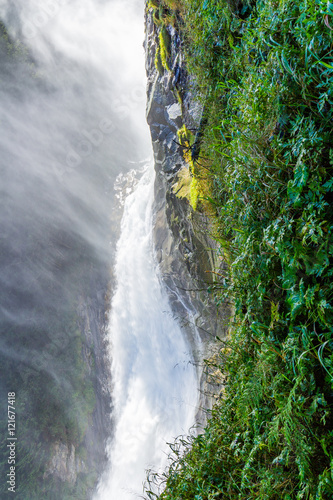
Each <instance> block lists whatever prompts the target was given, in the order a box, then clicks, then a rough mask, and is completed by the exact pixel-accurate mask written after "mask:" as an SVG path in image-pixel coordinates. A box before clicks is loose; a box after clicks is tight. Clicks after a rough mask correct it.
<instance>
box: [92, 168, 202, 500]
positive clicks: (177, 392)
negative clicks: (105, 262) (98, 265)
mask: <svg viewBox="0 0 333 500" xmlns="http://www.w3.org/2000/svg"><path fill="white" fill-rule="evenodd" d="M153 177H154V176H153V172H152V168H151V166H150V167H149V168H148V169H147V171H146V172H145V174H144V175H143V177H142V178H141V180H140V182H139V183H138V185H137V187H136V189H135V191H134V192H133V193H132V194H131V195H129V196H128V197H127V199H126V202H125V207H124V215H123V220H122V227H121V237H120V240H119V242H118V249H117V258H116V275H117V279H118V287H117V290H116V293H115V295H114V297H113V300H112V308H111V319H110V329H109V335H110V342H111V349H110V357H111V359H112V377H113V400H114V407H115V415H114V417H115V423H116V427H115V433H114V439H113V440H112V442H111V443H110V445H109V450H108V452H109V456H110V461H111V467H110V470H109V472H108V474H107V475H106V477H104V479H103V481H102V483H101V485H100V488H99V492H98V494H97V496H96V500H107V499H108V500H109V499H112V500H113V499H117V500H127V499H133V498H138V496H139V495H140V494H142V483H143V481H144V479H145V469H147V468H148V467H150V466H152V467H153V468H154V469H155V470H157V469H158V468H160V467H164V466H165V465H166V459H167V453H168V449H169V448H168V445H167V442H170V441H172V440H173V439H174V438H175V437H176V436H178V435H179V434H181V433H187V432H188V430H189V428H190V426H191V425H193V423H194V417H195V412H196V403H197V397H198V387H197V377H196V370H195V367H194V366H193V364H192V363H191V361H192V356H191V353H190V348H189V346H188V345H187V343H186V341H185V339H184V337H183V334H182V331H181V329H180V327H179V325H178V323H177V321H176V320H175V319H174V318H173V315H172V313H171V309H170V306H169V303H168V298H167V296H166V293H165V291H164V290H163V288H162V286H161V281H160V279H159V273H158V269H157V267H156V263H155V261H154V258H153V248H152V211H151V207H152V199H153Z"/></svg>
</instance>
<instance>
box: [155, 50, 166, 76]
mask: <svg viewBox="0 0 333 500" xmlns="http://www.w3.org/2000/svg"><path fill="white" fill-rule="evenodd" d="M154 63H155V68H156V69H157V71H158V72H159V74H160V75H163V73H164V67H163V64H162V59H161V51H160V47H156V52H155V60H154Z"/></svg>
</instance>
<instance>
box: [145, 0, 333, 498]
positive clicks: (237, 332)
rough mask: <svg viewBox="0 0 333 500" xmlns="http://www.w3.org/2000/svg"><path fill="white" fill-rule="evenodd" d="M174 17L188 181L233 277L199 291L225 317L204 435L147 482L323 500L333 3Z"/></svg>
mask: <svg viewBox="0 0 333 500" xmlns="http://www.w3.org/2000/svg"><path fill="white" fill-rule="evenodd" d="M165 4H166V3H165ZM168 4H169V5H170V2H168ZM173 4H174V5H173V8H177V19H178V27H179V29H181V30H182V31H183V38H184V40H185V46H186V52H187V59H188V67H189V70H190V71H191V72H192V73H193V74H194V75H195V76H196V80H197V84H198V87H199V88H200V93H201V96H203V97H202V99H203V100H204V102H205V105H206V110H207V116H208V122H207V125H206V127H205V132H204V135H203V139H202V144H201V152H200V155H201V158H199V160H198V161H197V162H196V177H197V179H199V182H200V179H201V180H202V181H204V182H205V184H206V187H207V186H209V195H208V196H206V199H208V200H209V202H210V205H211V207H212V210H213V211H214V218H215V226H216V238H217V239H218V241H219V242H220V244H221V252H222V253H223V254H224V256H225V258H226V259H227V260H228V262H229V272H228V274H227V275H225V276H219V278H220V279H219V281H217V282H215V284H214V285H213V286H212V288H211V291H212V292H213V293H214V294H215V296H216V300H217V302H218V303H219V304H223V302H226V301H228V302H232V303H233V306H234V315H233V319H232V323H231V325H230V336H229V338H228V339H227V341H226V342H222V341H221V351H220V360H219V362H218V363H217V364H216V367H217V368H218V369H219V370H221V371H222V372H223V373H224V374H227V379H226V382H225V387H224V390H223V392H222V394H221V397H220V400H219V402H218V403H217V404H216V406H215V408H214V409H213V411H212V414H211V418H210V420H209V423H208V425H207V427H206V429H205V430H204V432H203V434H201V435H200V436H199V437H197V438H186V439H181V440H180V441H179V442H177V443H175V444H174V445H172V450H173V453H172V456H171V457H170V467H169V470H168V471H166V473H165V475H163V476H162V477H160V476H159V477H157V476H154V475H151V476H150V478H149V481H152V482H154V481H156V482H157V483H159V482H160V481H161V480H162V485H161V487H162V492H161V493H160V495H159V498H161V499H163V500H168V499H182V500H186V499H195V500H206V499H207V500H208V499H217V498H219V499H222V498H223V499H227V498H228V499H229V498H230V499H236V498H237V499H244V500H245V499H254V498H256V499H257V498H259V499H276V500H277V499H286V500H287V499H289V500H291V499H330V498H333V473H332V465H333V448H332V445H333V425H332V424H333V419H332V405H333V387H332V382H333V379H332V376H333V353H332V348H333V338H332V333H333V321H332V320H333V307H332V300H333V283H332V275H333V268H332V258H333V246H332V232H333V205H332V202H333V194H332V190H333V177H332V172H333V148H332V105H333V96H332V92H333V54H332V48H333V46H332V41H333V34H332V33H333V32H332V28H333V4H331V3H330V2H326V0H325V1H321V0H311V1H307V0H305V1H300V0H296V1H291V0H274V1H273V0H266V1H257V2H256V1H244V2H241V1H237V0H235V1H232V0H179V1H178V2H173ZM331 26H332V28H331ZM146 494H147V496H148V497H149V498H156V494H155V493H153V492H150V490H149V483H148V487H147V491H146Z"/></svg>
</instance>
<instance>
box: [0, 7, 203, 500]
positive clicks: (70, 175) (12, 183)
mask: <svg viewBox="0 0 333 500" xmlns="http://www.w3.org/2000/svg"><path fill="white" fill-rule="evenodd" d="M143 8H144V0H15V1H13V0H0V21H1V22H0V57H1V68H0V97H1V98H0V115H1V120H0V129H1V134H0V171H1V180H2V184H1V193H2V194H1V199H2V202H3V205H2V209H1V211H0V235H1V238H0V255H1V259H0V285H1V286H0V298H1V319H0V333H1V336H0V337H1V340H0V355H1V356H2V358H1V359H0V361H1V363H0V368H1V370H0V372H1V373H0V389H1V391H2V393H4V392H5V391H7V389H9V390H11V391H13V390H15V391H16V389H18V390H20V391H21V394H22V396H21V399H20V411H21V414H20V415H19V418H20V421H21V422H22V425H21V426H20V433H21V434H20V445H21V449H20V450H21V456H22V457H23V451H24V453H25V455H24V459H22V461H23V462H24V463H25V464H28V465H27V467H26V469H27V470H26V473H27V474H30V473H31V471H32V472H33V473H34V470H37V467H40V466H41V467H42V468H41V471H42V472H41V475H40V480H41V481H40V482H41V483H42V482H43V481H44V482H45V484H46V486H45V488H46V489H47V488H54V490H53V489H52V490H48V494H50V497H51V496H52V495H53V496H54V498H57V495H59V492H58V490H57V487H58V485H59V484H61V485H62V486H63V469H66V467H67V465H68V463H67V462H69V460H68V461H67V462H66V457H65V459H64V460H63V462H64V463H61V464H60V466H59V467H58V469H57V470H52V471H51V470H48V472H49V477H48V479H46V476H47V475H46V474H44V472H43V470H44V469H43V467H44V466H45V465H46V464H45V463H43V464H41V463H40V460H42V459H41V454H40V453H39V452H38V450H39V448H40V446H41V445H42V444H45V443H44V442H43V439H44V440H45V436H47V437H48V438H50V437H51V438H52V436H53V440H54V442H56V443H58V442H61V443H62V444H63V445H65V444H66V443H67V438H68V437H69V439H72V440H73V442H75V444H76V445H77V442H76V441H78V440H79V438H78V437H76V438H75V437H74V436H68V434H67V433H68V428H70V429H73V428H74V429H76V433H75V436H80V435H81V431H82V432H84V430H85V429H86V428H87V426H88V420H89V425H90V423H91V414H90V412H91V411H92V410H91V408H90V404H91V403H90V401H89V404H88V401H87V400H88V399H89V394H88V395H86V392H85V390H84V388H85V384H84V382H85V380H84V376H83V375H81V372H80V370H78V366H77V365H78V363H79V361H80V360H78V352H77V347H76V345H77V343H76V341H77V340H79V335H78V325H79V324H80V332H79V333H80V341H82V342H83V344H84V346H85V348H87V347H88V346H86V340H87V339H86V338H84V334H86V336H87V338H88V337H89V342H90V341H91V342H92V340H91V339H92V338H93V333H92V331H91V330H90V327H91V326H92V325H91V324H89V325H88V324H87V325H86V326H87V328H86V330H87V331H85V332H83V331H82V330H83V327H82V325H81V320H82V318H83V316H82V313H81V309H85V305H87V307H86V309H87V311H88V310H89V311H90V310H91V314H92V316H93V317H95V316H96V318H99V315H98V313H99V307H100V306H101V308H102V307H104V291H105V290H106V283H105V282H107V279H108V269H109V268H110V262H111V263H112V259H113V255H114V249H115V240H116V237H115V235H116V234H118V212H117V211H116V210H114V211H113V212H112V208H115V206H116V205H117V203H116V200H115V196H114V192H113V185H114V181H115V179H116V178H117V176H118V174H119V173H120V172H123V173H124V174H126V172H128V170H129V169H130V168H132V164H131V163H130V162H137V161H138V160H139V159H140V158H145V157H146V156H149V154H150V138H149V131H148V126H147V125H146V123H145V116H144V112H145V84H144V80H145V75H144V53H143V48H142V42H143ZM8 41H11V43H12V45H11V43H8ZM152 170H153V169H152V167H150V168H149V169H148V170H147V173H146V174H145V175H144V176H143V177H142V180H141V181H140V182H139V183H138V186H137V189H136V190H135V192H134V193H133V194H131V195H130V196H129V197H128V199H127V201H126V205H125V214H124V218H123V226H122V236H121V239H120V242H119V244H118V257H117V279H118V289H117V291H116V294H115V295H114V299H113V303H112V317H111V322H110V341H111V346H112V350H111V353H110V360H111V359H112V372H113V387H112V392H113V402H114V406H115V411H114V415H113V416H114V421H115V423H116V427H115V429H114V439H113V441H112V442H111V443H110V444H109V456H110V463H111V469H110V471H109V474H108V475H107V476H106V477H105V478H103V481H102V482H101V484H100V487H99V493H98V496H99V498H100V499H103V500H104V499H110V498H111V499H112V500H124V499H126V498H131V494H130V493H128V491H126V488H127V490H130V491H135V495H139V494H140V493H141V491H142V486H141V483H142V481H143V480H144V478H145V472H144V471H145V468H146V467H148V466H149V465H152V466H155V467H159V466H161V465H163V463H165V461H166V460H165V455H164V453H163V452H164V451H165V450H167V446H166V444H165V443H166V441H170V440H172V439H173V438H174V437H175V436H176V435H178V434H179V433H181V432H187V431H188V428H189V427H190V425H191V424H193V422H194V413H195V408H194V406H195V404H196V398H197V392H196V391H197V382H196V373H195V370H194V367H193V365H191V363H190V361H191V355H190V353H189V350H190V349H189V347H188V346H187V345H186V343H185V341H184V339H183V336H182V332H181V330H180V328H179V327H178V326H177V323H176V322H175V321H174V319H173V317H172V314H171V311H170V308H169V305H168V301H167V297H166V294H165V293H164V292H163V291H162V289H161V284H160V280H159V277H158V271H157V270H156V266H155V263H154V259H153V254H152V245H151V203H152V196H153V189H152V185H153V173H152ZM110 240H112V241H110ZM87 297H88V298H89V303H88V302H86V303H85V304H83V302H84V300H85V298H87ZM81 303H82V307H81ZM78 304H79V305H80V307H79V305H78ZM101 304H102V305H101ZM100 316H101V317H103V312H101V315H100ZM87 323H89V322H88V320H87ZM74 325H75V327H74ZM99 326H100V325H99V323H98V321H97V320H96V322H95V323H94V327H95V330H94V335H95V336H96V331H97V329H98V328H99ZM101 328H102V327H101ZM94 340H96V339H95V337H94ZM97 345H99V344H98V343H96V346H97ZM90 348H91V352H89V356H87V357H89V360H91V359H92V358H93V356H90V354H92V352H93V351H94V349H95V344H93V342H92V343H91V344H89V349H90ZM89 349H82V352H83V350H84V352H85V353H86V352H88V351H89ZM79 351H80V349H79ZM80 352H81V351H80ZM94 354H95V355H96V357H97V358H98V355H99V354H100V353H98V352H97V353H96V352H95V351H94ZM4 361H6V363H7V364H6V365H5V364H4ZM82 361H83V362H82V365H83V364H85V365H87V361H86V360H82ZM91 364H92V362H91ZM88 368H89V367H87V366H84V370H86V372H85V373H88V372H89V370H90V368H89V369H88ZM99 369H101V368H100V367H99ZM84 370H83V372H84ZM92 371H93V370H92ZM77 372H79V373H77ZM13 373H15V374H16V375H15V376H16V379H15V380H16V381H17V383H18V386H17V388H16V387H13V385H10V387H7V383H8V380H10V383H11V384H12V381H11V377H12V374H13ZM91 376H92V380H95V379H94V373H91ZM90 382H91V381H90ZM22 384H23V385H22ZM41 394H42V395H43V399H41V397H42V396H41ZM97 396H98V394H97ZM24 398H25V399H24ZM4 402H5V399H4V398H2V403H1V404H4ZM25 407H26V409H25ZM1 408H2V409H3V407H1ZM2 409H1V414H2V416H4V415H5V411H2ZM28 411H29V412H30V413H27V412H28ZM53 411H55V413H54V414H53V413H52V412H53ZM59 415H60V417H59ZM1 418H3V417H1ZM1 418H0V420H1ZM23 423H24V425H23ZM40 424H42V425H43V426H44V427H42V426H41V425H40ZM52 424H54V425H53V427H52ZM69 424H70V425H69ZM81 424H82V425H81ZM101 427H102V423H101V420H100V419H99V420H98V422H97V425H96V426H95V427H94V432H95V434H96V441H97V444H96V447H98V446H99V442H100V441H101V439H102V438H100V440H98V439H97V437H100V436H101V435H103V429H102V428H101ZM79 430H80V432H79ZM89 430H90V429H89ZM51 431H52V432H51ZM90 434H93V433H92V432H91V433H90ZM89 439H90V441H93V440H94V438H93V436H90V438H89ZM84 443H85V442H84V440H83V437H82V442H81V443H80V445H82V446H81V447H83V446H84ZM48 444H49V447H51V445H52V444H53V442H52V439H51V440H50V442H49V443H48ZM90 448H91V449H93V450H94V446H92V443H90ZM71 449H72V448H71ZM34 450H35V451H34ZM0 452H1V450H0ZM96 455H97V454H96V453H95V455H93V456H92V459H91V461H93V460H94V458H95V456H96ZM98 456H99V455H98ZM3 457H4V456H0V458H1V463H4V464H5V463H6V460H5V459H4V458H3ZM71 457H72V455H71ZM30 463H31V464H32V465H31V467H30V465H29V464H30ZM36 464H37V465H36ZM0 465H1V464H0ZM91 468H93V465H92V466H91ZM97 468H98V465H96V469H97ZM49 469H50V468H49ZM87 469H88V468H87ZM6 472H8V471H7V470H6ZM67 472H68V471H67ZM69 472H70V475H68V476H67V478H65V479H67V483H68V481H69V482H70V483H72V477H73V476H72V472H73V471H69ZM90 472H92V473H94V471H93V470H92V471H90V470H89V473H90ZM21 473H22V476H21V477H23V472H22V469H21ZM83 475H84V473H82V474H81V475H80V474H78V479H77V486H78V490H77V491H82V489H81V487H82V488H83V486H82V484H80V481H81V476H83ZM86 475H88V470H87V474H86ZM4 477H5V476H4ZM24 477H25V476H24ZM59 478H60V480H61V481H60V483H59ZM68 478H69V479H68ZM33 483H34V480H29V481H26V484H23V481H22V483H21V485H20V487H21V488H22V492H21V494H22V496H23V497H24V495H25V494H26V496H25V498H35V499H36V500H37V499H38V500H39V499H44V498H45V490H44V485H43V487H40V491H38V492H37V493H36V492H35V491H34V492H33V493H31V491H30V490H31V488H35V486H34V485H33ZM38 484H39V483H38ZM54 485H56V486H54ZM64 485H65V486H66V488H67V486H68V484H66V482H64ZM72 486H73V488H74V487H76V485H72ZM30 487H31V488H30ZM89 487H90V486H89ZM24 488H26V489H24ZM37 488H38V486H37ZM87 489H88V488H87ZM26 491H27V493H25V492H26ZM73 491H76V490H75V488H74V489H73ZM78 495H79V496H80V494H79V493H78ZM78 495H76V493H73V498H79V496H78ZM0 496H1V491H0ZM61 496H62V495H61V494H60V497H61ZM58 497H59V496H58ZM60 497H59V498H60ZM81 498H83V497H81Z"/></svg>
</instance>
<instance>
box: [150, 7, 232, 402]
mask: <svg viewBox="0 0 333 500" xmlns="http://www.w3.org/2000/svg"><path fill="white" fill-rule="evenodd" d="M153 14H154V12H153V9H152V8H149V6H148V2H147V5H146V38H145V50H146V71H147V77H148V84H147V121H148V124H149V127H150V131H151V138H152V145H153V152H154V161H155V170H156V180H155V207H154V209H155V210H154V213H155V220H154V243H155V249H156V255H157V260H158V263H159V266H160V269H161V272H162V279H163V281H164V283H165V285H166V287H167V289H168V291H169V296H170V301H171V305H172V308H173V311H174V314H175V316H177V317H178V319H179V320H180V322H181V324H182V325H183V327H184V329H185V331H186V334H187V335H188V338H189V340H190V342H191V344H192V346H193V352H194V358H195V361H196V362H198V363H201V361H202V359H203V357H205V356H209V355H210V354H211V352H212V351H213V347H214V338H215V336H216V335H219V336H220V337H222V338H223V337H225V335H226V323H227V318H228V316H229V311H227V310H226V309H224V310H221V308H220V309H218V308H217V307H216V305H215V303H214V301H213V299H212V297H211V295H210V294H209V293H208V291H207V288H208V287H209V284H211V283H212V281H213V279H214V273H215V272H219V271H220V270H221V269H222V268H225V266H226V264H225V263H224V262H223V261H222V260H221V259H220V257H219V255H218V249H217V244H216V242H215V241H214V240H213V239H212V238H211V236H210V234H211V225H210V220H209V218H208V217H207V216H206V215H205V214H204V213H200V212H199V211H194V210H193V209H192V207H191V205H190V202H189V199H188V197H186V196H183V195H181V196H180V195H179V191H181V189H179V184H181V182H182V181H181V180H180V179H181V178H182V177H185V178H186V177H187V178H188V179H190V174H189V171H188V169H189V166H188V164H187V163H186V161H185V159H184V148H183V147H182V146H181V145H180V144H179V138H178V135H177V132H178V130H179V129H181V128H182V127H183V126H184V125H185V126H186V128H187V129H189V130H192V131H193V132H194V133H195V131H196V130H198V127H199V123H200V120H201V116H202V105H201V104H199V103H198V102H197V101H195V100H194V96H193V90H191V89H193V88H194V85H193V82H192V81H191V79H190V77H189V75H188V73H187V71H186V66H185V61H184V55H183V52H182V40H181V38H180V36H179V34H178V33H177V30H176V29H175V28H174V27H173V26H171V25H168V26H166V27H164V28H163V27H162V26H161V25H160V26H157V25H156V24H155V23H154V19H153ZM161 29H164V30H166V36H167V39H168V42H169V57H168V60H167V63H168V68H169V69H166V68H165V67H164V68H161V65H160V67H158V64H157V63H156V61H157V57H156V52H157V51H158V50H160V48H159V44H160V43H161V42H160V36H159V33H160V31H161ZM156 66H157V67H156ZM177 191H178V193H177ZM176 193H177V194H176ZM194 326H195V327H196V328H194ZM196 332H197V333H196ZM198 334H199V336H200V339H198ZM206 383H207V379H206V378H205V377H203V378H202V383H201V385H202V388H203V389H204V391H205V384H206ZM206 388H207V387H206ZM205 392H206V391H205ZM201 404H202V405H204V406H209V401H208V400H207V398H206V400H202V401H201Z"/></svg>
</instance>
